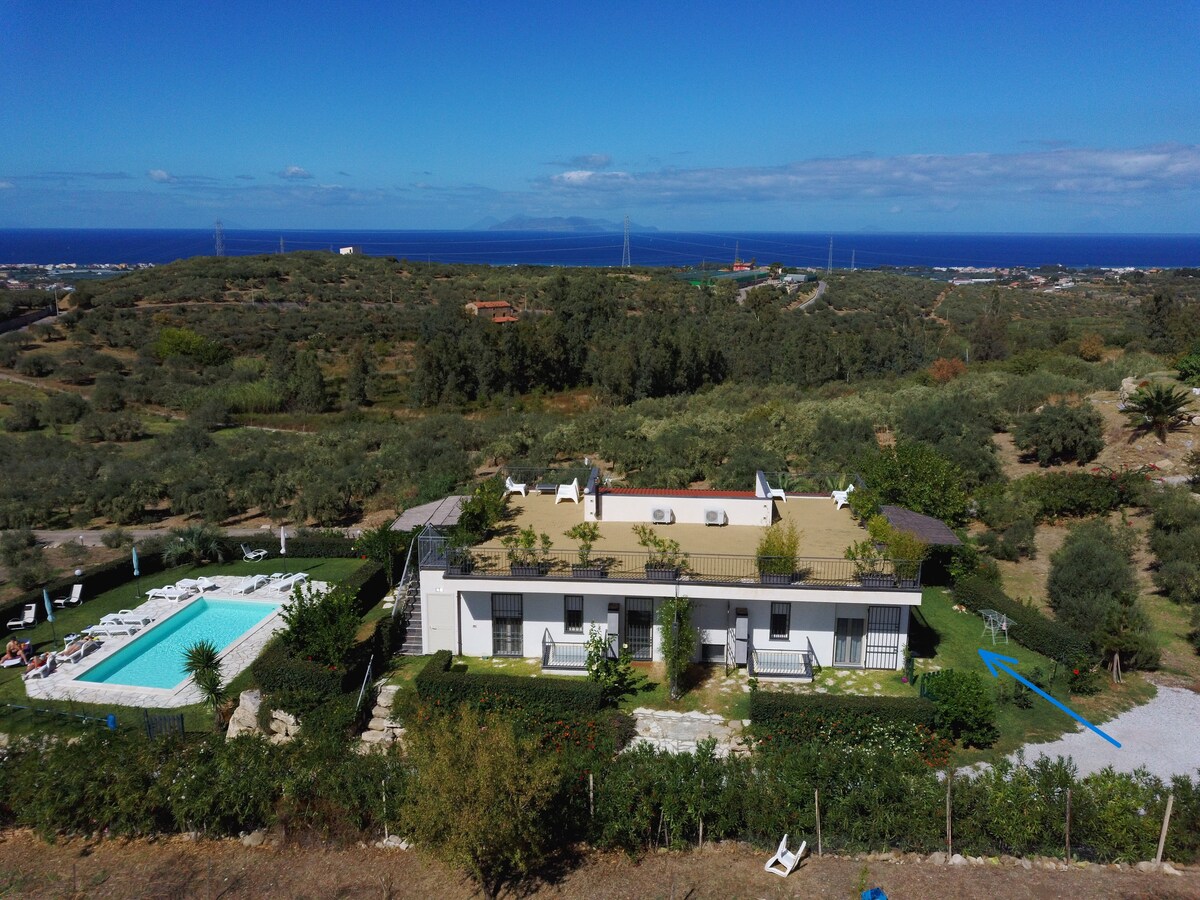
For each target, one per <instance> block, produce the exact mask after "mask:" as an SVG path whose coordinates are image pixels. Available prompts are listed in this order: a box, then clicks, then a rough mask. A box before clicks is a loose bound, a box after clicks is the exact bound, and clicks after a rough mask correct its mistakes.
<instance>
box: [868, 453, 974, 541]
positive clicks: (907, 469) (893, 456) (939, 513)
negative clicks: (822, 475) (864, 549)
mask: <svg viewBox="0 0 1200 900" xmlns="http://www.w3.org/2000/svg"><path fill="white" fill-rule="evenodd" d="M859 468H860V471H861V473H862V477H863V480H864V481H865V482H866V488H865V489H863V490H856V491H855V492H854V493H853V494H851V495H850V506H851V508H852V509H853V510H854V512H855V514H856V515H858V516H859V517H860V518H862V519H864V520H866V519H870V518H871V516H873V515H875V514H877V513H878V512H879V507H880V506H882V505H883V504H892V503H894V504H896V505H897V506H903V507H904V508H905V509H911V510H912V511H913V512H919V513H923V514H924V515H927V516H933V517H934V518H936V519H941V520H942V521H944V522H946V523H948V524H950V525H959V524H962V522H963V520H964V518H965V517H966V512H967V495H966V492H965V491H964V490H963V487H962V483H963V477H962V473H961V472H960V471H959V470H958V468H957V467H956V466H955V465H954V464H953V463H950V462H949V461H947V460H946V459H945V458H944V457H942V456H941V455H939V454H938V453H937V451H935V450H934V449H932V448H931V447H929V446H928V445H926V444H921V443H902V444H899V445H897V446H895V447H888V448H886V449H881V450H877V451H874V452H871V453H868V454H867V455H866V456H864V457H863V458H862V459H861V460H860V462H859Z"/></svg>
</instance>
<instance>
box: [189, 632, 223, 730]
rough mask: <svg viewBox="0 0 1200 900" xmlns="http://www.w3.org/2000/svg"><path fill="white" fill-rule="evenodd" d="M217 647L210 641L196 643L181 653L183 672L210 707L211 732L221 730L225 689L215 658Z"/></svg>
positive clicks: (219, 665) (217, 660) (218, 664)
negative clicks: (221, 712) (211, 717)
mask: <svg viewBox="0 0 1200 900" xmlns="http://www.w3.org/2000/svg"><path fill="white" fill-rule="evenodd" d="M217 655H218V651H217V645H216V644H214V643H213V642H212V641H203V640H202V641H196V643H194V644H192V645H191V646H190V647H188V648H187V649H186V650H184V651H183V670H184V671H185V672H187V673H188V675H189V676H191V679H192V681H193V682H195V684H196V687H198V688H199V689H200V693H201V694H202V695H203V697H204V702H205V703H206V704H208V705H209V706H211V707H212V711H213V730H214V731H220V730H221V717H220V710H221V704H222V703H224V702H225V687H224V686H223V685H222V684H221V661H220V660H219V659H218V658H217Z"/></svg>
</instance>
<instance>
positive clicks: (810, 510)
mask: <svg viewBox="0 0 1200 900" xmlns="http://www.w3.org/2000/svg"><path fill="white" fill-rule="evenodd" d="M666 493H668V492H664V494H666ZM508 508H509V511H510V513H511V518H509V519H508V520H507V521H506V522H504V523H503V524H502V525H501V527H500V532H499V534H498V535H497V536H496V537H493V538H491V539H489V540H487V541H485V542H484V543H482V544H479V545H478V546H479V548H480V549H483V550H502V549H503V544H502V543H501V540H502V539H503V538H504V536H505V535H508V534H516V533H517V531H519V530H520V529H522V528H526V527H528V526H533V528H534V530H535V531H537V532H538V533H539V534H540V533H542V532H545V533H546V534H548V535H549V536H550V538H551V540H553V541H554V548H553V549H554V550H555V551H568V552H573V551H574V550H575V549H576V543H575V541H573V540H571V539H570V538H568V537H566V536H565V535H564V534H563V532H565V531H566V530H567V529H568V528H570V527H571V526H572V525H575V524H576V523H578V522H582V521H583V503H582V502H580V503H571V502H569V501H565V500H564V501H562V502H561V503H557V504H556V503H555V502H554V496H553V495H552V494H544V495H535V494H533V493H532V492H531V493H530V496H528V497H522V496H521V495H520V494H512V495H510V496H509V501H508ZM775 515H776V520H777V521H780V520H781V521H784V522H792V523H794V524H795V526H796V530H797V531H798V532H799V533H800V546H799V549H798V550H797V555H798V556H800V557H802V558H811V559H842V558H843V556H844V555H845V552H846V548H847V547H849V546H850V545H851V544H853V543H855V542H856V541H861V540H863V538H865V537H866V536H867V531H866V529H865V528H863V527H862V526H861V525H859V524H858V522H857V521H856V520H855V518H854V516H853V515H852V514H851V513H850V508H849V507H848V506H847V507H843V508H842V509H838V508H837V506H836V504H835V503H834V502H833V500H831V499H830V497H829V495H828V494H822V495H821V496H813V495H807V494H792V495H789V496H788V499H787V502H786V503H784V502H781V501H779V500H776V501H775ZM598 524H599V525H600V534H601V536H602V537H601V539H600V540H599V541H597V542H596V545H595V547H594V548H593V555H595V556H604V554H605V553H620V552H633V553H640V552H645V548H643V547H642V546H641V545H639V544H638V542H637V537H636V536H635V535H634V533H633V526H634V525H635V524H638V523H635V522H600V523H598ZM653 527H654V530H655V531H656V532H657V533H658V534H659V535H660V536H661V537H664V538H670V539H671V540H675V541H678V542H679V545H680V547H681V549H682V550H683V551H684V552H686V553H689V554H693V555H705V554H713V555H731V556H754V554H755V552H756V551H757V550H758V541H759V539H760V538H761V537H762V533H763V530H764V529H762V528H756V527H753V526H749V525H721V526H710V525H688V524H681V523H678V522H676V523H674V524H672V525H655V526H653Z"/></svg>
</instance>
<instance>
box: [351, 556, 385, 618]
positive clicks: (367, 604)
mask: <svg viewBox="0 0 1200 900" xmlns="http://www.w3.org/2000/svg"><path fill="white" fill-rule="evenodd" d="M342 586H343V587H345V588H347V589H349V590H350V591H352V592H353V593H354V598H355V600H354V610H355V612H357V613H358V614H359V615H360V616H365V615H366V614H367V612H368V611H369V610H370V609H371V607H373V606H374V605H375V604H376V603H378V602H379V601H380V600H382V599H383V598H384V596H385V595H386V594H387V592H388V583H387V573H386V572H384V569H383V564H382V563H377V562H373V561H371V562H364V563H363V564H362V565H361V566H359V567H358V568H357V569H355V570H354V572H353V573H352V574H351V575H350V576H349V577H348V578H347V579H346V580H345V581H343V582H342Z"/></svg>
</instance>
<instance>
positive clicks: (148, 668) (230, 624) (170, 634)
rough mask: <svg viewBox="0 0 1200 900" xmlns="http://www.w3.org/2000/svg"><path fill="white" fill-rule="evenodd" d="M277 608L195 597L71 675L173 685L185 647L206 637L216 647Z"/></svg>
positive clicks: (102, 680)
mask: <svg viewBox="0 0 1200 900" xmlns="http://www.w3.org/2000/svg"><path fill="white" fill-rule="evenodd" d="M277 609H279V604H277V603H261V602H256V601H253V600H209V599H207V598H205V597H201V598H200V599H199V600H196V601H194V602H192V603H190V604H188V605H187V607H185V608H184V609H182V610H180V611H179V612H178V613H176V614H175V615H173V616H171V618H170V619H168V620H167V621H165V622H163V623H162V624H161V625H157V626H155V627H153V628H151V629H150V630H149V631H147V632H145V633H144V634H142V635H140V636H139V637H136V638H134V639H133V640H132V641H131V642H130V643H129V644H128V645H127V646H125V647H122V648H121V649H120V650H118V651H117V652H116V653H114V654H113V655H112V656H110V657H109V658H108V659H106V660H104V661H103V662H101V663H99V664H97V665H96V666H93V667H92V668H91V669H90V670H89V671H87V672H85V673H84V674H83V675H80V676H79V678H78V679H77V680H78V681H90V682H98V683H100V684H125V685H132V686H134V687H148V688H173V687H175V686H176V685H178V684H179V683H180V682H182V681H184V680H186V679H187V677H188V674H187V672H186V671H184V668H183V662H184V653H185V651H186V650H187V648H188V647H190V646H192V645H193V644H195V643H196V642H197V641H202V640H206V641H211V642H212V643H213V644H215V645H216V647H217V651H218V652H221V651H223V650H224V649H225V648H226V647H228V646H229V645H230V644H232V643H233V642H234V641H236V640H237V639H238V638H240V637H241V636H242V635H244V634H245V633H246V632H247V631H249V630H250V629H251V628H253V627H254V626H255V625H257V624H258V623H259V622H261V621H262V620H263V619H265V618H267V616H269V615H271V613H273V612H275V611H276V610H277Z"/></svg>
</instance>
